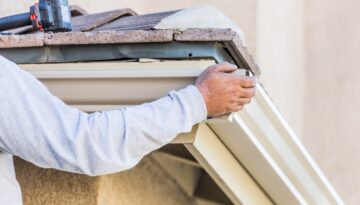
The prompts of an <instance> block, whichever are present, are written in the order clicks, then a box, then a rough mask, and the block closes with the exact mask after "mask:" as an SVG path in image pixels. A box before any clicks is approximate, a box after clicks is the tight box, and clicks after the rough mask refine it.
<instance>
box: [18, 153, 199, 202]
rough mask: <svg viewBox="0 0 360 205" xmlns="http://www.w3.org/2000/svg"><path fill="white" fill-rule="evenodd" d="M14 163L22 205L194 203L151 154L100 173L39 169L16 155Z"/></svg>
mask: <svg viewBox="0 0 360 205" xmlns="http://www.w3.org/2000/svg"><path fill="white" fill-rule="evenodd" d="M15 164H16V170H17V178H18V180H19V182H20V185H21V187H22V191H23V200H24V204H25V205H40V204H46V205H128V204H142V205H161V204H164V205H165V204H166V205H167V204H171V205H183V204H188V205H192V204H195V202H194V200H193V199H192V198H190V197H188V196H187V195H186V194H185V192H184V191H182V189H181V188H180V187H179V186H178V185H177V184H176V182H175V181H174V180H173V179H172V178H171V177H170V176H168V175H167V173H166V172H165V171H164V170H163V169H162V168H161V166H160V165H158V163H157V162H156V161H155V160H154V159H153V158H152V157H151V156H148V157H146V158H145V159H143V160H142V161H141V163H140V164H139V165H137V166H136V167H135V168H133V169H131V170H129V171H125V172H122V173H118V174H112V175H107V176H101V177H87V176H84V175H78V174H69V173H64V172H61V171H56V170H51V169H40V168H38V167H36V166H34V165H32V164H30V163H27V162H25V161H23V160H21V159H18V158H17V159H16V161H15Z"/></svg>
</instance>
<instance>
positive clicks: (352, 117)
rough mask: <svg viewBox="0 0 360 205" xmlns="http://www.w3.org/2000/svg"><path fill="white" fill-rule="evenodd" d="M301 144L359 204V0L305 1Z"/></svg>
mask: <svg viewBox="0 0 360 205" xmlns="http://www.w3.org/2000/svg"><path fill="white" fill-rule="evenodd" d="M306 17H307V18H306V28H307V32H306V59H307V61H306V73H307V78H306V84H307V89H306V98H305V101H306V107H305V113H306V115H305V118H304V122H305V127H304V128H305V129H304V131H305V138H304V142H305V144H306V145H307V147H308V148H309V150H310V151H311V153H312V154H313V155H314V157H315V159H316V161H317V162H319V164H320V166H321V167H322V168H323V169H324V170H325V171H326V174H327V175H328V176H329V178H330V180H331V182H332V183H333V184H334V186H335V187H336V188H337V190H338V191H339V192H340V194H341V195H342V196H343V197H344V199H345V201H346V202H348V203H349V204H353V205H356V204H360V195H359V190H360V175H359V173H360V158H359V157H358V154H359V150H360V138H359V137H360V135H359V124H360V107H359V105H360V63H359V59H360V51H359V48H360V27H359V19H360V1H358V0H317V1H312V0H307V1H306Z"/></svg>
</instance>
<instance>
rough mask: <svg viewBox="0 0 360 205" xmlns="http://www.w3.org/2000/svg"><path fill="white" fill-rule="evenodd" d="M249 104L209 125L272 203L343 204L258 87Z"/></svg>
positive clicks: (210, 122)
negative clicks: (241, 109)
mask: <svg viewBox="0 0 360 205" xmlns="http://www.w3.org/2000/svg"><path fill="white" fill-rule="evenodd" d="M257 90H258V92H257V94H256V97H255V99H254V100H253V101H252V103H251V104H250V105H248V106H246V107H245V108H244V110H243V111H241V112H239V113H234V114H232V115H231V116H229V117H228V118H221V119H215V120H209V121H208V125H209V126H210V128H211V129H212V130H213V131H214V132H215V134H216V135H217V136H219V138H220V139H221V140H222V142H223V143H224V144H225V145H226V146H227V147H228V148H229V150H231V152H232V153H233V154H234V156H236V158H237V159H238V160H239V161H240V162H241V163H242V164H243V165H244V166H245V167H246V169H247V170H248V171H249V172H250V173H251V174H252V176H253V177H254V178H255V179H256V180H257V182H258V183H259V184H260V185H261V186H262V187H263V189H264V190H265V191H266V192H267V193H268V194H269V195H270V196H271V197H272V199H273V200H274V202H275V203H276V204H344V202H343V201H342V200H341V198H340V197H339V195H338V194H337V193H336V192H335V190H334V189H333V187H332V186H331V185H330V183H329V182H328V180H327V179H326V178H325V176H324V175H323V173H322V172H321V171H320V169H319V168H318V166H317V165H316V163H315V162H314V160H313V159H312V158H311V156H310V155H309V153H308V152H307V151H306V149H305V148H304V146H303V145H302V144H301V142H300V141H299V139H298V138H297V137H296V135H295V133H294V132H293V131H292V130H291V129H290V127H289V126H288V124H287V123H286V121H285V120H284V119H283V117H282V116H281V115H280V113H279V111H278V110H277V109H276V108H275V106H274V104H273V103H272V101H271V100H270V98H269V97H268V96H267V94H266V93H265V91H264V90H263V88H262V87H261V86H258V87H257Z"/></svg>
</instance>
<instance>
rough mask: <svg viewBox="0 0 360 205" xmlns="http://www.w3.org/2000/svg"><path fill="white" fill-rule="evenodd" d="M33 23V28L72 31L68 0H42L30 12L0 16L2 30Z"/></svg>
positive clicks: (0, 29)
mask: <svg viewBox="0 0 360 205" xmlns="http://www.w3.org/2000/svg"><path fill="white" fill-rule="evenodd" d="M28 25H32V28H33V30H40V31H45V32H47V31H52V32H63V31H71V30H72V26H71V13H70V8H69V4H68V1H67V0H40V1H39V3H35V5H34V6H32V7H30V12H29V13H23V14H17V15H13V16H8V17H4V18H0V31H5V30H10V29H15V28H20V27H24V26H28Z"/></svg>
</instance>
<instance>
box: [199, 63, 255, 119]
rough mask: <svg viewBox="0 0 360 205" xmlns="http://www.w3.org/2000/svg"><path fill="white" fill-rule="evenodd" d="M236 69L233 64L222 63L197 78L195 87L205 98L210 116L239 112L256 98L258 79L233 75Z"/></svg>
mask: <svg viewBox="0 0 360 205" xmlns="http://www.w3.org/2000/svg"><path fill="white" fill-rule="evenodd" d="M236 69H237V67H236V66H235V65H233V64H229V63H220V64H216V65H213V66H210V67H208V68H207V69H206V70H205V71H204V72H203V73H202V74H201V75H200V76H199V77H198V78H197V80H196V82H195V86H196V87H197V88H198V89H199V91H200V93H201V94H202V96H203V97H204V100H205V103H206V107H207V110H208V116H211V117H215V116H219V115H223V114H227V113H230V112H237V111H239V110H241V109H242V108H243V107H244V105H246V104H249V103H250V102H251V98H252V97H254V95H255V92H256V88H255V86H256V83H257V78H255V77H249V76H237V75H235V74H234V73H233V72H234V71H236Z"/></svg>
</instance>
